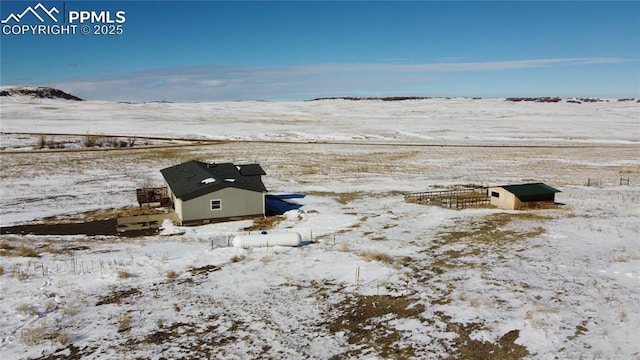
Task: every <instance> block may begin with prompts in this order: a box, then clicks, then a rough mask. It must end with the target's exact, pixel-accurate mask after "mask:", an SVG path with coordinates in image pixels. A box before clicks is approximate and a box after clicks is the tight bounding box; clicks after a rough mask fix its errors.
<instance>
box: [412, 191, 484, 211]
mask: <svg viewBox="0 0 640 360" xmlns="http://www.w3.org/2000/svg"><path fill="white" fill-rule="evenodd" d="M404 200H405V201H406V202H411V203H417V204H424V205H440V206H444V207H448V208H455V209H464V208H467V207H479V206H487V205H489V204H490V203H491V198H490V197H489V196H488V195H487V188H485V187H473V188H458V189H448V190H435V191H423V192H414V193H407V194H404Z"/></svg>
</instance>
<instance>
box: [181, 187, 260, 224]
mask: <svg viewBox="0 0 640 360" xmlns="http://www.w3.org/2000/svg"><path fill="white" fill-rule="evenodd" d="M211 200H221V201H222V209H220V210H211ZM176 212H178V213H179V217H180V220H181V221H182V222H186V221H195V220H205V219H217V218H231V217H235V216H247V215H264V193H262V192H258V191H249V190H244V189H238V188H232V187H228V188H224V189H221V190H218V191H214V192H212V193H209V194H206V195H202V196H200V197H197V198H195V199H191V200H188V201H180V210H178V205H177V204H176Z"/></svg>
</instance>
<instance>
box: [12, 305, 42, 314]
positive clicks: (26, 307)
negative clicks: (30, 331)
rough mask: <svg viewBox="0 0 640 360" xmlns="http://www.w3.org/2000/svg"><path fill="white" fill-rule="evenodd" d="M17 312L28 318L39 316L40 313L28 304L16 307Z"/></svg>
mask: <svg viewBox="0 0 640 360" xmlns="http://www.w3.org/2000/svg"><path fill="white" fill-rule="evenodd" d="M16 310H17V311H19V312H21V313H23V314H25V315H28V316H35V315H38V311H37V310H36V309H35V308H34V307H33V306H31V305H29V304H26V303H22V304H20V305H18V306H16Z"/></svg>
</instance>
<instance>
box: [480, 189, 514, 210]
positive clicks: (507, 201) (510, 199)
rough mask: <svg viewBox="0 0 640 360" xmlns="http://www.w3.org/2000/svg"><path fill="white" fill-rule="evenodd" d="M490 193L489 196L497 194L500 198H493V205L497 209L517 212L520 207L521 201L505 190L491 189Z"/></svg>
mask: <svg viewBox="0 0 640 360" xmlns="http://www.w3.org/2000/svg"><path fill="white" fill-rule="evenodd" d="M488 191H489V194H493V193H497V194H498V195H499V196H498V197H495V196H491V205H493V206H495V207H498V208H500V209H506V210H515V209H517V206H519V205H518V204H519V203H520V201H519V200H518V198H517V197H516V196H515V195H514V194H512V193H510V192H509V191H507V190H505V189H504V188H501V187H491V188H489V190H488Z"/></svg>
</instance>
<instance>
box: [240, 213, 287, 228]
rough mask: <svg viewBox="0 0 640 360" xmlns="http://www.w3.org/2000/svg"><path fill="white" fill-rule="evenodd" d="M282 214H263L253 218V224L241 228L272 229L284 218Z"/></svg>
mask: <svg viewBox="0 0 640 360" xmlns="http://www.w3.org/2000/svg"><path fill="white" fill-rule="evenodd" d="M284 219H285V218H284V216H265V217H260V218H255V219H253V225H251V226H247V227H246V228H244V229H242V230H244V231H258V230H269V229H273V228H274V227H275V226H276V225H278V224H279V223H280V222H282V221H283V220H284Z"/></svg>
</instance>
